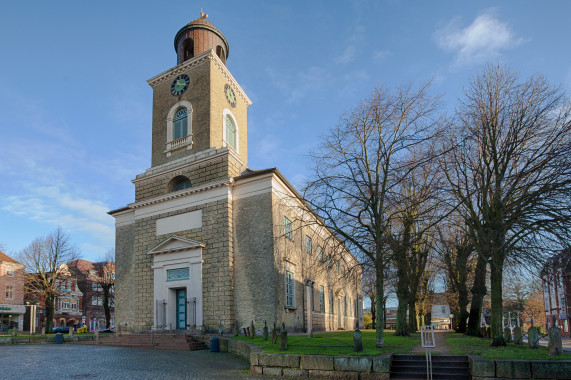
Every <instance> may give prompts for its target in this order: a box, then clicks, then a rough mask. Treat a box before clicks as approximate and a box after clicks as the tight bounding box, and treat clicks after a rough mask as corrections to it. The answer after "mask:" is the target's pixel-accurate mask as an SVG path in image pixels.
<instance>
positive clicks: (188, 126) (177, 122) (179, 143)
mask: <svg viewBox="0 0 571 380" xmlns="http://www.w3.org/2000/svg"><path fill="white" fill-rule="evenodd" d="M166 122H167V128H166V129H167V144H166V150H165V153H166V155H167V157H169V156H170V155H171V153H172V151H174V150H177V149H182V148H186V149H191V148H192V104H190V102H188V101H186V100H181V101H180V102H177V103H176V104H175V105H173V106H172V108H171V109H170V111H169V113H168V115H167V120H166Z"/></svg>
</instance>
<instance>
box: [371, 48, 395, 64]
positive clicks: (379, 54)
mask: <svg viewBox="0 0 571 380" xmlns="http://www.w3.org/2000/svg"><path fill="white" fill-rule="evenodd" d="M391 55H393V52H392V51H390V50H378V51H376V52H375V53H374V54H373V59H374V60H375V61H377V62H383V61H384V60H386V59H387V58H389V57H390V56H391Z"/></svg>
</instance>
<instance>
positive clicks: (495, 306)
mask: <svg viewBox="0 0 571 380" xmlns="http://www.w3.org/2000/svg"><path fill="white" fill-rule="evenodd" d="M491 267H492V268H491V269H492V274H491V303H492V322H491V325H492V326H491V327H492V347H499V346H505V345H506V340H505V339H504V326H503V323H502V314H503V313H502V305H503V300H502V274H503V273H502V272H503V267H502V265H498V264H494V263H492V265H491Z"/></svg>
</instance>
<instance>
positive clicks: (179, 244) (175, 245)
mask: <svg viewBox="0 0 571 380" xmlns="http://www.w3.org/2000/svg"><path fill="white" fill-rule="evenodd" d="M205 246H206V245H205V244H204V243H201V242H198V241H195V240H191V239H185V238H182V237H180V236H171V237H169V238H168V239H166V240H165V241H163V242H162V243H160V244H159V245H157V246H156V247H155V248H153V249H151V250H150V251H149V252H147V254H148V255H158V254H162V253H173V252H181V251H187V250H190V249H196V248H204V247H205Z"/></svg>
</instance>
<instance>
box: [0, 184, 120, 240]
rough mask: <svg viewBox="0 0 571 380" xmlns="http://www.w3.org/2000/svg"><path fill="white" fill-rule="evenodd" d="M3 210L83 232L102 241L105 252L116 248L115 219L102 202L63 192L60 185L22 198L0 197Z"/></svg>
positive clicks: (40, 188)
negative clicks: (114, 242)
mask: <svg viewBox="0 0 571 380" xmlns="http://www.w3.org/2000/svg"><path fill="white" fill-rule="evenodd" d="M0 209H2V210H4V211H7V212H10V213H13V214H16V215H20V216H23V217H25V218H28V219H31V220H34V221H37V222H41V223H47V224H51V225H53V226H61V227H62V228H64V229H65V230H68V231H81V232H85V233H87V234H89V235H90V236H91V237H92V238H94V240H96V241H98V242H100V243H101V244H102V245H103V246H104V247H105V249H108V248H109V247H112V246H113V241H114V238H115V235H114V225H113V218H112V217H111V216H109V215H108V214H107V211H108V210H109V207H108V206H107V205H105V204H104V203H103V202H101V201H97V200H93V199H88V198H85V197H81V196H80V195H77V194H73V193H71V192H66V191H62V189H61V188H60V187H59V186H37V187H30V188H28V189H26V191H25V192H24V193H22V194H19V195H10V196H5V197H3V198H0Z"/></svg>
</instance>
